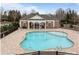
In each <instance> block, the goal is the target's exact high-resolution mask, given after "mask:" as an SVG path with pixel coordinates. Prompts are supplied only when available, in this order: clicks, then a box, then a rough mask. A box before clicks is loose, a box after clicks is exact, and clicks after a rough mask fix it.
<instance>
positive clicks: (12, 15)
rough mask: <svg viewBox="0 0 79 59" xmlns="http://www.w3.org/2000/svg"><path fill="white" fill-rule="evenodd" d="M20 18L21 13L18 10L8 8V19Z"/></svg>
mask: <svg viewBox="0 0 79 59" xmlns="http://www.w3.org/2000/svg"><path fill="white" fill-rule="evenodd" d="M20 18H21V13H20V11H17V10H16V11H15V10H10V11H9V13H8V19H9V21H13V22H15V21H19V19H20Z"/></svg>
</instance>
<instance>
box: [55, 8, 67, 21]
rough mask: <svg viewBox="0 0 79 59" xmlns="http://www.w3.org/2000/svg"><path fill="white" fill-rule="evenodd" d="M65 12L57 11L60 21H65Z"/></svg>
mask: <svg viewBox="0 0 79 59" xmlns="http://www.w3.org/2000/svg"><path fill="white" fill-rule="evenodd" d="M65 15H66V14H65V11H64V10H63V9H61V8H60V9H58V10H57V11H56V17H57V18H58V19H59V20H63V19H64V17H65Z"/></svg>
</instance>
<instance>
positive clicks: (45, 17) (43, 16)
mask: <svg viewBox="0 0 79 59" xmlns="http://www.w3.org/2000/svg"><path fill="white" fill-rule="evenodd" d="M35 18H36V19H35ZM37 19H38V20H57V18H56V17H54V16H53V15H50V14H29V15H27V16H25V17H22V18H21V20H37Z"/></svg>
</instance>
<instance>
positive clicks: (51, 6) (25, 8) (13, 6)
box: [1, 3, 79, 14]
mask: <svg viewBox="0 0 79 59" xmlns="http://www.w3.org/2000/svg"><path fill="white" fill-rule="evenodd" d="M59 8H62V9H64V10H67V9H74V10H76V11H77V13H78V14H79V4H78V3H3V4H1V9H2V10H4V11H5V10H6V11H8V10H19V11H21V13H30V12H31V10H36V11H37V12H39V13H41V14H46V13H51V14H54V13H55V11H56V10H57V9H59Z"/></svg>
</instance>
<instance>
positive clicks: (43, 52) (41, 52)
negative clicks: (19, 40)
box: [19, 51, 78, 55]
mask: <svg viewBox="0 0 79 59" xmlns="http://www.w3.org/2000/svg"><path fill="white" fill-rule="evenodd" d="M19 55H57V54H56V51H40V54H39V52H38V51H37V52H30V53H23V54H19ZM58 55H78V54H73V53H67V52H58Z"/></svg>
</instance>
